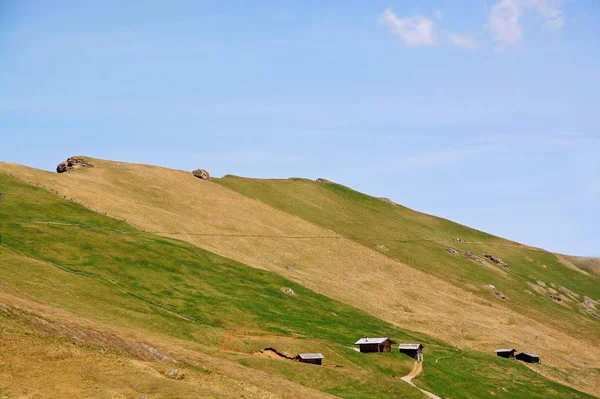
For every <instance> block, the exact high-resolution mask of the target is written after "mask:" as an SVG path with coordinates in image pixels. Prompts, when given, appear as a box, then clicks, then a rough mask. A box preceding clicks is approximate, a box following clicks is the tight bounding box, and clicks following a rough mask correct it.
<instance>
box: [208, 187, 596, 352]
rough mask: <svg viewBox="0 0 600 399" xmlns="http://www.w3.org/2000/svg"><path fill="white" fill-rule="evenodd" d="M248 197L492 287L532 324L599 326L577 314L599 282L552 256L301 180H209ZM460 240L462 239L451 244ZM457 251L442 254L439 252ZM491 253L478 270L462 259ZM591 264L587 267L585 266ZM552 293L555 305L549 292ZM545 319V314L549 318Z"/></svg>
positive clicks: (429, 268) (590, 329)
mask: <svg viewBox="0 0 600 399" xmlns="http://www.w3.org/2000/svg"><path fill="white" fill-rule="evenodd" d="M217 182H218V183H219V184H222V185H224V186H227V187H229V188H232V189H234V190H236V191H238V192H240V193H243V194H245V195H247V196H249V197H252V198H256V199H259V200H260V201H262V202H264V203H267V204H269V205H271V206H274V207H276V208H278V209H281V210H284V211H286V212H289V213H292V214H294V215H298V216H301V217H302V218H304V219H306V220H309V221H311V222H313V223H316V224H318V225H321V226H323V227H325V228H328V229H331V230H333V231H335V232H336V233H338V234H340V235H342V236H344V237H347V238H350V239H352V240H354V241H356V242H359V243H361V244H363V245H364V246H366V247H370V248H373V249H376V250H378V251H380V252H381V253H383V254H385V255H386V256H389V257H391V258H394V259H399V260H400V261H402V262H404V263H407V264H409V265H410V266H413V267H415V268H418V269H420V270H423V271H425V272H427V273H429V274H432V275H435V276H438V277H440V278H444V279H446V280H449V281H451V282H452V283H454V284H456V285H459V286H462V287H464V288H465V289H468V290H469V291H472V292H474V293H477V294H479V295H481V296H483V297H489V296H490V295H493V292H495V290H490V289H489V285H490V284H492V285H494V286H495V287H496V288H497V289H498V290H500V291H501V292H502V293H504V294H506V295H507V296H508V297H509V298H510V299H509V300H507V301H505V304H506V306H509V307H511V308H512V309H514V310H516V311H519V312H521V313H522V314H525V315H527V316H528V317H533V318H536V319H538V320H539V321H540V322H544V323H548V322H555V323H556V325H557V326H559V327H563V326H564V323H565V322H568V323H569V324H567V325H566V326H565V327H567V328H570V329H571V330H570V331H571V333H577V334H580V335H581V334H582V332H584V331H585V332H587V333H589V334H588V336H587V337H588V338H589V340H590V341H591V342H594V341H595V340H596V339H597V337H598V336H600V322H598V318H596V317H594V315H593V314H592V313H591V312H585V311H583V310H584V309H583V306H582V305H583V302H584V297H585V296H588V297H590V298H595V299H598V298H600V279H598V278H597V277H596V276H594V275H592V274H591V273H588V272H586V271H585V270H584V269H583V268H582V269H579V270H578V269H576V267H575V266H574V265H573V266H572V267H568V266H567V265H565V264H563V263H561V261H560V260H559V259H558V258H557V257H556V256H555V255H554V254H551V253H549V252H546V251H542V250H538V249H533V248H529V247H526V246H524V245H520V244H517V243H514V242H510V241H507V240H504V239H501V238H498V237H494V236H491V235H489V234H486V233H483V232H480V231H477V230H474V229H470V228H468V227H466V226H462V225H460V224H457V223H454V222H451V221H448V220H445V219H441V218H437V217H434V216H430V215H426V214H422V213H419V212H415V211H412V210H410V209H408V208H405V207H403V206H400V205H395V204H391V203H389V202H386V201H382V200H381V199H378V198H374V197H370V196H368V195H365V194H362V193H359V192H356V191H354V190H351V189H349V188H347V187H344V186H341V185H338V184H335V183H330V182H323V183H317V182H313V181H309V180H301V179H291V180H259V179H244V178H238V177H228V178H224V179H220V180H218V181H217ZM453 238H461V239H462V240H463V241H466V242H456V241H453ZM447 248H453V249H456V250H458V251H459V254H458V255H457V256H452V255H450V254H449V253H448V252H447V251H446V249H447ZM466 251H471V252H473V253H474V254H475V255H477V256H481V254H483V253H485V254H492V255H493V256H496V257H498V258H501V260H502V261H504V262H505V263H506V264H507V265H508V267H502V266H498V265H496V264H495V263H493V262H492V261H490V260H487V259H485V258H484V259H485V260H486V265H485V266H482V265H481V264H479V263H476V262H474V261H472V260H470V259H468V258H466V257H465V256H463V253H464V252H466ZM589 264H591V262H590V263H589ZM553 294H554V295H556V296H560V297H561V299H562V301H561V303H560V304H559V303H557V302H556V301H555V300H552V299H551V298H550V295H553ZM549 316H551V317H549Z"/></svg>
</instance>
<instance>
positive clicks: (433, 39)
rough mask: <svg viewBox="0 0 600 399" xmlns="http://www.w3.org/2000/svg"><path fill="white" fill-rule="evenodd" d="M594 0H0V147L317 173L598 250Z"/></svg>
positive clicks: (500, 230) (598, 79) (599, 72)
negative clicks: (167, 0)
mask: <svg viewBox="0 0 600 399" xmlns="http://www.w3.org/2000/svg"><path fill="white" fill-rule="evenodd" d="M599 90H600V3H599V2H598V1H597V0H588V1H586V0H470V1H468V0H452V1H451V0H432V1H409V0H402V1H398V0H396V1H393V0H387V1H379V0H370V1H348V0H347V1H335V0H332V1H327V2H323V1H312V0H307V1H301V2H300V1H272V2H271V1H256V2H247V1H188V2H186V1H169V2H165V1H152V0H146V1H143V2H142V1H140V2H134V1H111V0H107V1H102V2H81V1H61V0H54V1H44V0H38V1H27V0H19V1H12V0H0V160H3V161H7V162H14V163H19V164H24V165H28V166H33V167H36V168H41V169H47V170H54V168H55V167H56V165H57V164H58V163H59V162H61V161H63V160H64V159H66V158H67V157H69V156H73V155H87V156H92V157H97V158H103V159H113V160H120V161H127V162H138V163H148V164H154V165H160V166H165V167H170V168H176V169H183V170H192V169H196V168H204V169H207V170H208V171H209V172H210V173H211V175H213V176H222V175H224V174H236V175H242V176H250V177H278V178H286V177H292V176H293V177H308V178H318V177H324V178H327V179H329V180H333V181H336V182H339V183H342V184H345V185H348V186H350V187H352V188H354V189H357V190H359V191H362V192H365V193H368V194H371V195H374V196H381V197H388V198H391V199H392V200H394V201H395V202H398V203H400V204H403V205H405V206H408V207H410V208H413V209H416V210H419V211H423V212H427V213H431V214H434V215H437V216H442V217H446V218H449V219H451V220H454V221H457V222H459V223H462V224H466V225H469V226H471V227H475V228H478V229H480V230H484V231H487V232H489V233H492V234H496V235H499V236H502V237H505V238H509V239H512V240H515V241H519V242H522V243H525V244H529V245H533V246H537V247H542V248H545V249H548V250H551V251H554V252H561V253H567V254H573V255H582V256H583V255H588V256H600V118H599V116H600V113H599V109H600V107H599V106H600V93H599Z"/></svg>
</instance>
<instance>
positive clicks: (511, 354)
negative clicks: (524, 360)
mask: <svg viewBox="0 0 600 399" xmlns="http://www.w3.org/2000/svg"><path fill="white" fill-rule="evenodd" d="M494 352H496V356H500V357H503V358H506V359H514V358H515V353H517V350H516V349H512V348H511V349H508V348H502V349H496V350H495V351H494Z"/></svg>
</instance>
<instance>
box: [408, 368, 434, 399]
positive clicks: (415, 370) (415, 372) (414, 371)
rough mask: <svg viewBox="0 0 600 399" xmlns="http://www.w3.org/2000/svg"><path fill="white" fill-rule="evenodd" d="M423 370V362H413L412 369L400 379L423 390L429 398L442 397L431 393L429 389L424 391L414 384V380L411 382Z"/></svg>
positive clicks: (422, 390)
mask: <svg viewBox="0 0 600 399" xmlns="http://www.w3.org/2000/svg"><path fill="white" fill-rule="evenodd" d="M422 372H423V362H415V364H414V365H413V368H412V370H411V371H410V373H408V374H407V375H405V376H404V377H400V379H401V380H402V381H404V382H406V383H408V384H410V385H412V386H413V387H415V388H417V389H418V390H419V391H421V392H423V393H424V394H425V395H427V397H428V398H430V399H442V398H440V397H439V396H437V395H434V394H432V393H431V392H429V391H426V390H424V389H421V388H419V387H418V386H416V385H415V384H414V382H412V380H413V378H415V377H416V376H418V375H419V374H421V373H422Z"/></svg>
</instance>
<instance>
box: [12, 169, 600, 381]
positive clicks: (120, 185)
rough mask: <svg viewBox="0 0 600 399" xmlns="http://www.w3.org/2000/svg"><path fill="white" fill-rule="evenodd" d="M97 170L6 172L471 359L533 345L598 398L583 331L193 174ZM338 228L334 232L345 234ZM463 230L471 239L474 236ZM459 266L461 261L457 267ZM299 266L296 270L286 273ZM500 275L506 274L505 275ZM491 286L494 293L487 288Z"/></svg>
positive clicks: (593, 357) (422, 252) (425, 224)
mask: <svg viewBox="0 0 600 399" xmlns="http://www.w3.org/2000/svg"><path fill="white" fill-rule="evenodd" d="M89 161H90V162H92V163H93V164H94V165H95V167H94V168H91V169H85V170H76V171H73V172H70V173H65V174H60V175H58V174H56V173H49V172H44V171H40V170H35V169H31V168H26V167H22V166H19V165H12V164H5V163H1V162H0V171H5V172H10V173H15V174H17V175H18V176H20V177H21V178H22V179H25V180H26V181H30V182H35V183H38V184H42V185H45V186H46V188H47V189H50V190H54V191H58V192H59V193H60V196H63V195H64V196H66V197H67V198H74V199H76V200H77V201H80V202H82V203H84V204H86V206H88V207H90V208H92V209H94V210H100V212H105V211H106V212H108V214H109V215H118V216H119V217H122V218H126V219H127V221H128V222H130V223H134V224H135V225H137V226H138V227H140V226H141V227H140V228H143V229H147V230H150V231H153V232H156V233H157V234H161V235H163V236H167V237H175V238H178V239H181V240H185V241H187V242H189V243H192V244H194V245H196V246H200V247H202V248H205V249H208V250H210V251H212V252H215V253H218V254H220V255H223V256H226V257H228V258H231V259H235V260H238V261H240V262H242V263H245V264H247V265H250V266H253V267H258V268H262V269H266V270H270V271H275V272H277V273H278V274H281V275H285V277H286V278H289V279H292V280H293V281H295V282H297V283H299V284H301V285H302V286H304V287H307V288H310V289H312V290H314V291H316V292H318V293H320V294H323V295H325V296H327V297H330V298H334V299H337V300H340V301H342V302H344V303H346V304H349V305H351V306H354V307H356V308H360V309H362V310H363V311H365V312H367V313H369V314H371V315H374V316H376V317H378V318H380V319H383V320H386V321H388V322H391V323H393V324H395V325H397V326H401V327H404V328H408V329H411V330H416V331H420V332H423V333H427V334H429V335H431V336H434V337H436V338H438V339H441V340H444V341H445V342H448V343H450V344H452V345H455V346H458V347H461V348H463V349H478V350H482V351H485V352H488V353H489V352H491V351H492V350H493V349H495V348H497V347H498V346H505V345H511V346H512V345H518V346H519V347H520V348H521V347H522V346H521V344H523V343H527V349H528V350H530V351H535V352H539V353H540V354H541V355H542V356H543V357H544V359H545V362H546V363H548V364H550V365H553V366H558V367H561V368H563V369H564V368H569V369H571V371H570V373H569V376H570V380H565V379H562V381H566V382H567V383H569V384H573V386H576V387H578V388H579V389H584V390H587V391H588V392H594V391H596V390H598V389H600V379H597V378H593V375H592V376H591V377H590V376H585V375H584V377H582V378H578V379H576V378H574V377H573V376H574V371H573V370H577V373H583V374H585V373H587V372H589V370H590V369H591V368H593V367H598V365H599V364H600V349H599V348H598V347H597V346H594V345H589V335H590V334H589V332H588V330H587V329H583V330H582V331H584V332H586V334H587V335H588V339H586V337H583V338H582V337H580V334H579V331H578V333H577V334H575V333H573V330H576V328H570V327H569V326H563V325H556V324H557V323H552V322H550V323H546V321H547V320H543V322H539V321H536V320H534V319H532V318H531V317H530V316H525V315H523V314H522V313H519V312H518V311H515V310H513V309H511V308H510V307H507V306H505V304H504V303H502V301H501V300H499V299H498V298H496V297H494V296H493V294H492V293H487V296H486V295H482V294H481V293H480V292H477V290H479V289H480V288H479V287H477V286H475V285H473V286H472V287H471V286H469V287H467V288H464V286H463V287H461V286H460V285H457V284H455V283H450V282H448V281H446V279H451V276H448V275H446V274H444V273H439V274H438V275H439V276H440V277H436V276H434V275H433V273H431V271H430V270H429V269H426V268H423V270H425V271H422V270H418V269H416V268H414V267H410V266H407V265H406V264H405V263H403V262H399V261H397V260H394V259H393V258H392V257H391V256H388V255H389V253H388V252H385V251H379V252H378V250H377V249H376V248H374V246H373V245H369V246H370V247H371V248H369V246H365V245H362V244H361V243H359V242H357V241H355V240H353V239H349V238H344V237H343V236H341V235H339V234H336V233H335V232H334V231H332V230H331V229H328V228H325V227H322V226H319V225H318V224H315V223H311V222H309V221H306V220H304V219H302V218H300V217H298V216H294V215H292V214H291V213H289V212H284V211H281V210H278V209H276V208H274V207H272V206H268V205H266V204H265V203H263V202H261V201H257V200H253V199H250V198H249V197H247V196H245V195H242V194H239V193H237V192H236V191H233V190H230V189H228V188H225V187H223V186H221V185H220V184H217V183H214V182H206V181H201V180H199V179H196V178H195V177H193V176H192V175H191V174H190V173H189V172H184V171H176V170H170V169H165V168H159V167H153V166H148V165H136V164H126V163H119V162H111V161H102V160H97V159H89ZM297 183H299V182H296V181H293V182H292V184H294V185H297ZM300 183H301V182H300ZM298 187H301V188H302V190H301V191H300V194H302V195H301V196H297V197H296V198H295V199H294V201H297V202H298V207H300V208H301V206H300V204H301V203H311V201H312V200H311V195H313V193H314V190H312V191H311V187H312V186H310V185H307V186H306V187H305V186H302V185H298ZM317 193H318V191H317ZM302 196H304V197H302ZM365 197H366V196H365ZM366 198H369V197H366ZM266 200H270V199H266ZM266 200H265V201H266ZM331 201H332V202H333V205H332V204H329V203H324V204H319V207H322V208H327V207H328V206H334V207H335V206H338V205H335V204H336V201H339V199H336V198H335V197H333V199H332V200H331ZM312 202H314V201H312ZM378 203H379V201H378ZM367 205H368V204H367ZM344 206H346V205H344ZM311 212H312V211H311ZM336 212H337V211H336ZM336 212H333V213H336ZM355 213H356V215H357V216H358V217H360V215H363V219H369V218H370V216H364V215H369V212H368V208H366V209H362V208H360V207H359V209H357V210H356V212H355ZM363 213H364V214H363ZM324 214H325V215H326V214H327V212H325V213H324ZM332 218H334V219H336V220H337V222H340V223H344V222H345V219H346V218H345V217H342V218H340V217H336V216H335V215H332ZM422 219H423V220H411V219H410V218H408V219H407V220H406V221H405V222H404V223H405V224H406V226H405V228H404V230H406V229H409V228H411V226H414V227H413V228H415V229H416V230H415V231H414V232H408V233H406V234H405V235H404V236H402V237H401V238H402V239H403V240H405V241H406V240H410V239H411V237H413V236H414V237H415V238H418V237H421V235H422V234H424V233H426V232H427V231H436V229H437V228H432V226H430V224H431V220H437V219H435V218H433V217H430V216H424V215H423V216H422ZM400 221H402V220H401V219H400ZM337 222H336V226H331V227H332V228H335V229H338V227H337ZM368 222H369V221H368V220H362V221H361V223H368ZM397 222H398V220H396V223H397ZM364 226H365V227H364V231H368V228H371V225H369V224H366V225H364ZM393 226H394V225H392V227H391V230H394V231H396V232H397V231H403V228H402V226H401V225H398V226H397V227H396V228H394V227H393ZM434 227H435V226H434ZM461 228H462V229H464V230H465V231H468V229H467V228H466V227H461ZM459 233H460V231H459ZM419 234H420V235H419ZM478 234H481V235H483V234H482V233H478ZM483 236H485V235H483ZM487 237H489V236H487ZM377 238H385V237H377ZM465 238H466V237H465ZM412 242H413V243H414V240H413V241H412ZM418 242H420V243H421V244H426V243H431V242H429V241H418ZM413 249H414V251H412V252H410V253H408V254H407V256H406V258H405V259H404V260H406V261H407V262H409V261H410V262H412V261H413V260H414V259H416V260H418V259H419V258H421V257H423V256H429V255H430V254H435V253H436V252H435V250H431V249H430V248H429V247H413ZM438 249H439V248H438ZM436 256H440V257H442V258H443V259H447V257H448V256H449V255H446V254H445V253H444V252H441V253H439V252H438V253H437V255H436ZM454 261H458V260H449V262H454ZM462 264H463V265H464V266H465V270H467V271H468V273H474V274H479V273H481V271H480V270H479V266H476V267H474V266H473V265H471V264H469V263H464V262H463V263H462ZM289 265H291V266H293V267H294V268H295V270H288V269H286V268H285V266H289ZM366 265H368V267H366ZM434 266H435V265H432V266H431V267H434ZM440 270H441V269H440ZM497 273H502V272H501V271H499V270H497ZM465 278H469V276H468V275H467V276H466V277H465ZM485 281H486V283H492V281H490V279H487V278H486V279H485ZM499 287H500V288H501V289H504V287H503V286H499ZM470 290H475V291H476V292H475V293H473V292H471V291H470ZM511 301H512V298H511ZM457 315H460V316H459V317H458V316H457ZM581 317H582V318H583V319H584V323H590V322H591V321H589V318H586V317H587V316H584V315H581ZM457 319H459V321H460V322H457ZM538 320H539V318H538ZM532 339H533V341H532Z"/></svg>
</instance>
